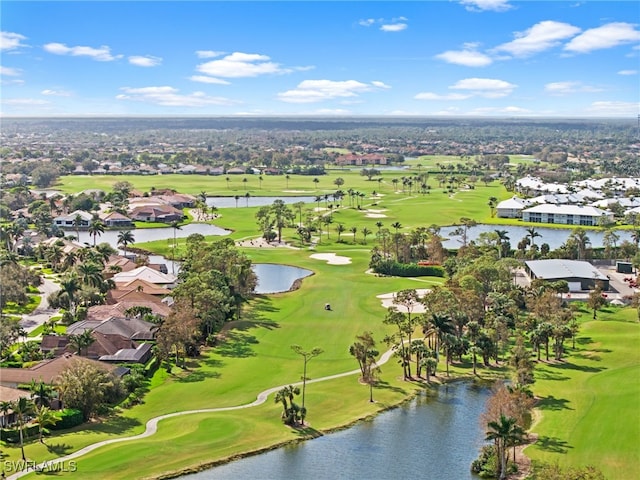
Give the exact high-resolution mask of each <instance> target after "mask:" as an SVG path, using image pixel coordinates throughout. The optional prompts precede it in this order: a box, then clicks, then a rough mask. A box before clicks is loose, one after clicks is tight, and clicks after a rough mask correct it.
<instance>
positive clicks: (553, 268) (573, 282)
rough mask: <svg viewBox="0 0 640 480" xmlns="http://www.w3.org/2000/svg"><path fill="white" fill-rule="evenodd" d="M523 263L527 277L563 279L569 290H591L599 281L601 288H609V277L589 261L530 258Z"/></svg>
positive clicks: (552, 280)
mask: <svg viewBox="0 0 640 480" xmlns="http://www.w3.org/2000/svg"><path fill="white" fill-rule="evenodd" d="M524 263H525V270H526V272H527V274H528V275H529V277H530V278H531V279H532V280H534V279H539V280H548V281H550V282H557V281H559V280H564V281H566V282H567V283H568V284H569V290H570V291H571V292H579V291H582V290H591V289H593V288H595V287H596V284H597V283H600V285H601V286H602V289H603V290H605V291H606V290H609V278H608V277H607V276H606V275H604V274H603V273H601V272H600V271H599V270H598V269H597V268H595V267H594V266H593V265H591V264H590V263H589V262H583V261H579V260H530V261H527V262H524Z"/></svg>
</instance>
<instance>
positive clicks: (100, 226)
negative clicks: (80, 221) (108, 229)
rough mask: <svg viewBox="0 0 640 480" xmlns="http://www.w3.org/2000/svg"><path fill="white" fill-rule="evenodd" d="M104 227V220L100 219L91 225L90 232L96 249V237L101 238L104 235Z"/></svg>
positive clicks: (92, 221)
mask: <svg viewBox="0 0 640 480" xmlns="http://www.w3.org/2000/svg"><path fill="white" fill-rule="evenodd" d="M104 226H105V225H104V223H102V220H100V219H99V218H94V219H93V220H91V223H90V224H89V229H88V232H89V235H91V236H92V237H93V246H94V247H95V246H96V237H99V236H101V235H102V234H103V233H104Z"/></svg>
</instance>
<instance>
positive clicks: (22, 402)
mask: <svg viewBox="0 0 640 480" xmlns="http://www.w3.org/2000/svg"><path fill="white" fill-rule="evenodd" d="M12 409H13V413H15V415H16V417H17V419H18V432H19V434H20V450H21V451H22V460H24V461H26V460H27V459H26V457H25V456H24V433H23V428H24V423H25V420H26V418H27V416H28V415H30V414H31V413H32V412H33V403H31V401H30V400H29V399H27V398H26V397H20V398H19V399H18V400H16V401H15V402H13V408H12Z"/></svg>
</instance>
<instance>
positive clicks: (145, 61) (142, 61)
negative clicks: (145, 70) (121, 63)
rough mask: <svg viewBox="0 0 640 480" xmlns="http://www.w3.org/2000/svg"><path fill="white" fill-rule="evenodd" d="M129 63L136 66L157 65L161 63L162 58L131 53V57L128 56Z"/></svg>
mask: <svg viewBox="0 0 640 480" xmlns="http://www.w3.org/2000/svg"><path fill="white" fill-rule="evenodd" d="M129 63H130V64H131V65H135V66H137V67H157V66H158V65H160V64H162V58H160V57H154V56H151V55H147V56H141V55H132V56H131V57H129Z"/></svg>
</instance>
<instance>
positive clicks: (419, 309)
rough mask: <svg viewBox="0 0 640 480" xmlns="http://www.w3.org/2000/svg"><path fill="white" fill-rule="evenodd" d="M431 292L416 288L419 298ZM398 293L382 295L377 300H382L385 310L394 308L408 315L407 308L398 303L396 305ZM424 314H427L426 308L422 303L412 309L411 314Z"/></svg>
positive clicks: (426, 289)
mask: <svg viewBox="0 0 640 480" xmlns="http://www.w3.org/2000/svg"><path fill="white" fill-rule="evenodd" d="M429 291H430V290H429V289H428V288H416V292H417V293H418V296H419V297H423V296H424V294H425V293H427V292H429ZM396 293H397V292H391V293H383V294H382V295H377V296H376V298H379V299H380V300H382V306H383V307H384V308H389V307H391V306H394V307H396V308H397V309H398V311H400V312H405V313H407V312H408V309H407V308H406V307H404V306H402V305H398V304H397V303H394V299H395V297H396ZM424 312H426V308H425V306H424V305H423V304H421V303H418V304H416V305H414V306H413V308H412V309H411V313H424Z"/></svg>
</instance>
